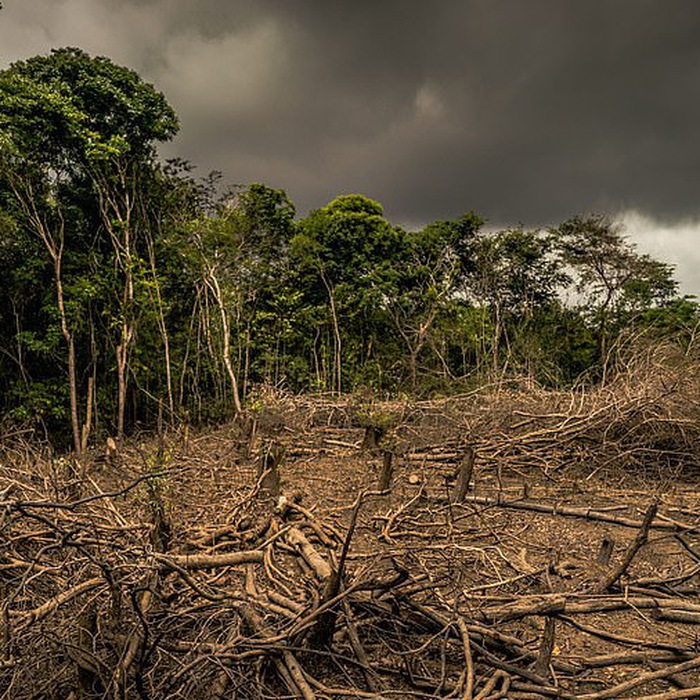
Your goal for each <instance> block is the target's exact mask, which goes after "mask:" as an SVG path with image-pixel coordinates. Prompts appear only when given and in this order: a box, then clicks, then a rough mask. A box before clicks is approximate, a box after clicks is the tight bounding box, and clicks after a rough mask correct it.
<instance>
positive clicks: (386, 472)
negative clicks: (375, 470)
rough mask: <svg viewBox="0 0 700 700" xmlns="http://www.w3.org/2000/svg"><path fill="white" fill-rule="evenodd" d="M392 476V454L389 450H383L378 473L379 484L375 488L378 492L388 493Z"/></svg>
mask: <svg viewBox="0 0 700 700" xmlns="http://www.w3.org/2000/svg"><path fill="white" fill-rule="evenodd" d="M393 475H394V454H393V453H392V452H391V451H390V450H384V457H383V459H382V469H381V471H380V473H379V484H378V486H377V488H378V489H379V490H380V491H389V489H390V488H391V479H392V477H393Z"/></svg>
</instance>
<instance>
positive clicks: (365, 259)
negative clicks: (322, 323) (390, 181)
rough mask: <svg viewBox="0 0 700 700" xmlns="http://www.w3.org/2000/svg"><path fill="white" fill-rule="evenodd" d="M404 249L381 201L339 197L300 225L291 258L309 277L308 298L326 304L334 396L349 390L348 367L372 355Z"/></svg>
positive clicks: (307, 280)
mask: <svg viewBox="0 0 700 700" xmlns="http://www.w3.org/2000/svg"><path fill="white" fill-rule="evenodd" d="M403 245H404V236H403V232H402V231H401V230H400V229H397V228H395V227H393V226H392V225H391V224H390V223H389V222H388V221H387V220H386V219H385V218H384V211H383V208H382V206H381V205H380V204H379V203H378V202H375V201H374V200H372V199H369V198H368V197H365V196H364V195H359V194H349V195H341V196H339V197H336V198H335V199H334V200H333V201H331V202H330V203H329V204H328V205H326V206H325V207H322V208H321V209H317V210H315V211H313V212H311V213H310V214H309V216H308V217H306V218H305V219H303V220H302V221H301V222H299V233H298V234H297V235H296V237H295V239H294V241H293V242H292V249H293V255H294V258H295V261H296V263H297V264H298V265H299V266H300V267H301V268H302V269H305V270H306V271H308V273H309V274H308V275H307V278H306V284H307V295H308V296H307V298H309V299H311V298H314V297H315V302H312V303H316V304H320V303H322V304H323V305H324V306H325V309H326V312H327V314H326V318H327V320H328V325H329V326H330V328H331V331H332V332H331V335H332V351H331V359H330V367H331V372H330V375H329V380H330V381H329V388H330V389H331V390H333V391H337V392H340V391H342V390H343V388H344V387H345V386H346V383H345V381H344V377H343V374H344V372H343V368H344V366H347V367H348V368H349V367H350V366H352V367H353V368H355V369H358V368H360V367H361V366H362V365H363V363H366V362H367V359H368V357H369V356H371V355H372V353H373V346H376V343H377V342H378V338H377V334H376V330H377V324H378V323H379V322H380V317H382V316H384V317H385V318H384V320H388V319H386V313H385V312H384V308H385V303H384V295H385V292H386V289H387V287H388V286H391V284H392V278H393V277H394V276H395V274H396V262H397V261H398V260H400V259H401V251H402V248H403ZM316 364H317V365H318V360H317V361H316ZM348 385H349V384H348Z"/></svg>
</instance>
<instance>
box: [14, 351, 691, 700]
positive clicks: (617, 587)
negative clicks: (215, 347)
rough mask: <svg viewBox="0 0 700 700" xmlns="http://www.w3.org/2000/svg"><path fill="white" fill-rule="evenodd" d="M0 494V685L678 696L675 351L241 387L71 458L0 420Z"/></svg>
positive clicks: (685, 508) (680, 459) (680, 510)
mask: <svg viewBox="0 0 700 700" xmlns="http://www.w3.org/2000/svg"><path fill="white" fill-rule="evenodd" d="M662 360H663V361H662ZM368 433H369V434H370V440H369V442H373V438H375V437H377V438H379V441H378V444H377V446H376V447H374V446H368V445H367V436H368ZM387 454H391V455H392V457H391V467H392V472H391V474H390V475H389V474H387V473H385V474H384V475H383V476H384V478H385V479H386V478H387V477H388V476H390V488H389V489H380V488H379V485H380V479H381V477H382V470H383V468H384V467H386V466H388V460H389V458H388V457H387V456H386V455H387ZM473 455H474V456H475V458H474V460H473V464H472V456H473ZM276 464H278V465H279V466H278V470H279V477H280V478H279V484H278V482H277V479H276V478H275V476H276V475H275V465H276ZM470 467H473V469H472V471H471V478H470V480H469V485H468V488H467V489H466V492H465V493H458V491H459V488H458V486H459V478H460V475H459V472H460V469H464V470H466V471H468V470H469V468H470ZM278 487H279V493H280V495H282V496H283V499H282V501H280V499H279V496H278V495H277V493H276V492H277V489H278ZM0 492H1V493H0V505H2V514H3V515H2V517H3V529H2V550H1V553H2V557H1V559H0V591H1V595H2V610H1V612H2V615H0V624H1V625H2V630H1V634H0V688H1V689H2V692H3V693H4V697H11V698H30V697H46V698H59V697H60V698H65V697H71V696H72V697H76V698H77V697H83V698H89V697H95V698H97V697H115V698H116V697H127V696H128V697H141V698H161V697H162V698H165V697H168V698H170V697H173V698H177V697H180V698H205V697H209V698H229V697H230V698H266V697H267V698H269V697H290V696H291V697H304V698H314V697H316V698H331V697H333V698H335V697H376V698H446V697H451V698H478V699H479V700H486V699H487V698H488V699H491V700H493V699H495V698H506V697H507V698H547V697H561V698H573V697H577V698H591V699H593V698H601V699H602V698H632V697H645V698H658V699H659V700H671V699H673V698H691V697H700V644H699V639H700V635H699V632H700V627H699V626H698V625H700V594H699V588H700V586H699V585H698V584H699V583H700V380H698V374H697V373H696V372H695V371H694V369H693V368H692V367H689V366H688V364H687V363H686V364H674V362H672V361H670V360H669V358H658V357H655V358H651V359H649V360H648V361H647V362H645V363H644V366H643V367H641V366H640V367H639V368H636V369H635V368H632V369H630V372H629V373H628V374H627V375H626V376H625V377H624V378H620V379H618V380H616V381H614V382H613V383H611V384H610V385H609V386H607V387H605V388H603V389H595V390H588V391H580V392H571V393H564V392H545V391H541V390H535V389H525V388H520V389H518V390H515V389H510V390H508V389H504V388H501V389H499V390H498V391H493V390H492V391H484V392H479V393H474V394H472V395H468V396H462V397H456V398H451V399H445V400H435V401H430V402H411V401H405V402H391V403H378V402H376V401H371V400H369V399H368V398H362V397H351V398H346V399H342V400H340V399H331V398H328V397H315V398H288V397H280V396H276V395H273V394H272V393H263V394H261V396H260V400H259V402H258V403H257V404H256V410H255V412H254V413H252V414H251V415H250V416H249V420H248V421H246V422H239V424H237V425H228V426H222V427H219V428H217V429H214V430H209V431H202V432H195V431H192V432H191V433H190V434H186V433H185V432H184V431H180V432H179V433H172V434H166V435H164V436H162V437H161V439H160V440H158V439H156V438H152V437H147V438H144V439H143V440H141V441H140V440H138V439H134V440H132V441H131V442H129V443H128V444H126V445H124V446H123V447H122V448H121V449H120V450H118V451H117V452H111V451H103V450H101V449H100V450H95V451H94V452H93V453H91V454H90V455H87V456H86V457H85V458H84V459H83V461H82V462H81V463H78V462H75V461H73V460H71V459H70V458H57V457H55V456H52V455H50V454H49V453H48V452H47V450H46V449H44V448H42V447H41V446H40V445H37V444H36V443H30V442H28V441H27V440H26V439H25V438H24V436H23V435H22V434H17V433H14V434H13V433H11V432H9V431H8V433H7V434H6V436H5V439H4V441H3V449H2V451H1V452H0Z"/></svg>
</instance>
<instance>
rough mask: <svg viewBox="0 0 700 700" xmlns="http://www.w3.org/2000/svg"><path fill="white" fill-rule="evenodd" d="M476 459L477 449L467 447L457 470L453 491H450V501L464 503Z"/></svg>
mask: <svg viewBox="0 0 700 700" xmlns="http://www.w3.org/2000/svg"><path fill="white" fill-rule="evenodd" d="M475 461H476V450H475V449H474V448H473V447H471V446H470V447H467V449H466V450H465V452H464V456H463V457H462V459H461V461H460V464H459V469H458V471H457V479H456V480H455V483H454V486H453V487H452V492H451V493H450V501H452V503H462V501H464V497H465V496H466V495H467V491H469V482H470V481H471V479H472V474H473V473H474V462H475Z"/></svg>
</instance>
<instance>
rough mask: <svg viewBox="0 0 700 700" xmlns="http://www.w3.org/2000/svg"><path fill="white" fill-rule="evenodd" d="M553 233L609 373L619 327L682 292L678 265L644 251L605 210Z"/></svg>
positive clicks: (563, 225)
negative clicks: (612, 340) (675, 272)
mask: <svg viewBox="0 0 700 700" xmlns="http://www.w3.org/2000/svg"><path fill="white" fill-rule="evenodd" d="M552 233H553V235H554V239H555V241H556V245H557V247H558V249H559V251H560V255H561V259H562V261H563V263H564V265H566V266H567V268H568V269H569V271H570V273H571V277H572V281H573V285H574V292H575V294H576V295H577V297H578V300H579V301H578V305H579V306H580V308H581V311H582V313H584V314H585V315H586V316H587V318H588V319H589V320H590V322H591V323H592V324H593V327H594V329H595V334H596V342H597V356H598V360H599V362H600V363H601V365H602V367H603V371H604V373H605V367H606V365H607V355H608V347H609V344H610V337H611V333H613V332H614V331H615V329H616V327H617V328H618V329H619V327H620V326H621V325H624V324H626V323H629V322H630V319H631V318H632V316H634V315H637V314H639V313H641V312H642V311H644V310H645V309H648V308H652V307H655V306H659V305H662V304H664V303H666V302H669V301H670V300H671V299H673V298H674V297H675V296H676V295H677V291H678V283H677V282H676V280H675V279H674V278H673V267H672V266H671V265H669V264H667V263H663V262H660V261H658V260H655V259H653V258H652V257H651V256H649V255H646V254H642V253H639V252H638V251H637V249H636V247H635V245H634V244H633V243H631V242H630V241H629V240H627V238H626V237H625V235H624V231H623V228H622V226H621V225H620V224H617V223H615V222H614V221H612V220H611V219H610V218H608V217H606V216H603V215H592V216H576V217H574V218H572V219H569V220H568V221H565V222H564V223H563V224H561V225H560V226H559V227H557V228H556V229H553V231H552Z"/></svg>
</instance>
